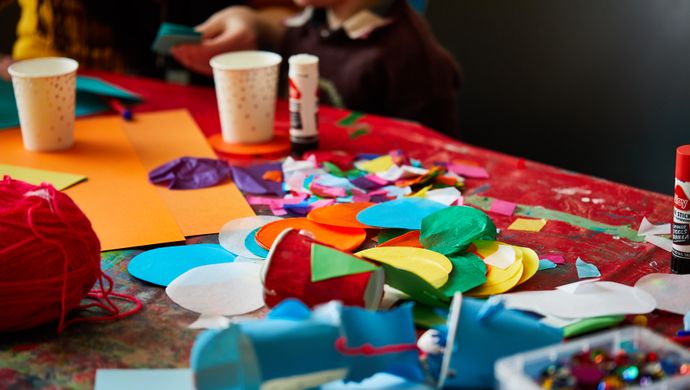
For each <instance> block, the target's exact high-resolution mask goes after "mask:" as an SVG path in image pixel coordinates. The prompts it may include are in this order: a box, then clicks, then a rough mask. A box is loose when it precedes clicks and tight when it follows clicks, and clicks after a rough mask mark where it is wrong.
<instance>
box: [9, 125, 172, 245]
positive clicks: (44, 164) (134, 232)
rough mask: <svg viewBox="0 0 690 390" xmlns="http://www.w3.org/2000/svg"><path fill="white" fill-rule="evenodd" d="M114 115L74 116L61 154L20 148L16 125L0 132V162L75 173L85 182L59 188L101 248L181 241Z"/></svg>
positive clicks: (19, 137) (19, 136)
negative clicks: (71, 140)
mask: <svg viewBox="0 0 690 390" xmlns="http://www.w3.org/2000/svg"><path fill="white" fill-rule="evenodd" d="M122 123H123V121H122V119H121V118H120V117H119V116H108V117H103V116H99V117H94V118H86V119H79V120H77V121H76V123H75V141H76V142H75V145H74V146H73V147H72V148H70V149H68V150H65V151H62V152H53V153H38V152H29V151H26V150H24V148H23V146H22V138H21V133H20V131H19V129H15V130H6V131H2V132H0V145H2V147H1V150H2V151H1V152H0V161H1V162H3V163H8V164H17V165H21V166H26V167H31V168H38V169H49V170H56V171H65V172H79V173H80V174H83V175H84V176H87V177H88V178H89V180H88V181H86V182H84V183H82V184H80V185H78V186H74V187H71V188H68V189H66V190H65V191H64V192H65V193H66V194H68V195H69V196H70V197H71V198H72V199H73V200H74V201H75V202H76V204H77V205H78V206H79V207H80V208H81V209H82V211H83V212H84V213H85V214H86V216H87V217H88V218H89V220H91V224H92V225H93V228H94V230H95V231H96V234H97V235H98V238H99V239H100V241H101V249H102V250H111V249H120V248H128V247H134V246H142V245H150V244H158V243H164V242H172V241H181V240H184V235H183V234H182V232H181V231H180V228H179V227H178V225H177V223H176V222H175V219H174V218H173V215H172V214H171V213H170V210H168V208H167V207H166V205H165V203H163V201H162V200H161V197H160V195H158V191H157V190H156V188H155V187H154V186H152V185H151V184H149V183H148V180H147V177H148V172H147V171H146V170H144V168H143V167H142V165H141V163H140V162H139V157H138V156H137V154H136V151H135V150H134V148H133V147H132V144H131V143H130V141H129V139H128V138H127V135H126V134H125V132H124V130H123V129H122Z"/></svg>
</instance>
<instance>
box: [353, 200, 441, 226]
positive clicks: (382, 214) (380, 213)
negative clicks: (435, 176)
mask: <svg viewBox="0 0 690 390" xmlns="http://www.w3.org/2000/svg"><path fill="white" fill-rule="evenodd" d="M445 207H446V206H445V205H443V204H441V203H438V202H434V201H433V200H428V199H424V198H403V199H396V200H391V201H389V202H384V203H379V204H377V205H374V206H371V207H368V208H366V209H364V210H362V211H360V212H359V214H357V220H358V221H359V222H361V223H363V224H365V225H369V226H376V227H381V228H395V229H410V230H418V229H420V228H421V226H422V219H424V217H426V216H427V215H429V214H433V213H434V212H436V211H438V210H441V209H443V208H445Z"/></svg>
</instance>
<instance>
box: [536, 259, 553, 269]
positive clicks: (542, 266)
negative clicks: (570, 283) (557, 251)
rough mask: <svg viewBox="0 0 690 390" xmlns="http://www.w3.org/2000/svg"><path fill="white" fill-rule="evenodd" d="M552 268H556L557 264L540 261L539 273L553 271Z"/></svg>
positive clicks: (547, 260) (544, 260)
mask: <svg viewBox="0 0 690 390" xmlns="http://www.w3.org/2000/svg"><path fill="white" fill-rule="evenodd" d="M551 268H556V263H554V262H553V261H551V260H549V259H541V260H539V269H537V271H541V270H545V269H551Z"/></svg>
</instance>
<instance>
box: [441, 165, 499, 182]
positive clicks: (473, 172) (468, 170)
mask: <svg viewBox="0 0 690 390" xmlns="http://www.w3.org/2000/svg"><path fill="white" fill-rule="evenodd" d="M448 170H449V171H451V172H453V173H455V174H456V175H460V176H463V177H468V178H471V179H488V178H489V172H487V170H486V169H484V168H483V167H477V166H472V165H466V164H457V163H455V164H453V163H451V164H448Z"/></svg>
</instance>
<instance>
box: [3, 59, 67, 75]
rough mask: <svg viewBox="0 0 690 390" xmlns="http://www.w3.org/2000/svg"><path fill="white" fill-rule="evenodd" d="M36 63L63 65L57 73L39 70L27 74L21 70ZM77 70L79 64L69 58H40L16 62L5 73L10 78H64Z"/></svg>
mask: <svg viewBox="0 0 690 390" xmlns="http://www.w3.org/2000/svg"><path fill="white" fill-rule="evenodd" d="M38 63H62V64H64V69H61V70H59V71H49V70H43V71H40V70H39V71H31V72H27V70H25V69H22V68H23V67H26V66H32V65H36V64H38ZM77 69H79V63H78V62H77V61H75V60H73V59H71V58H67V57H41V58H32V59H30V60H22V61H17V62H15V63H13V64H12V65H10V66H9V68H7V72H8V73H9V74H10V76H12V77H25V78H39V77H56V76H64V75H66V74H70V73H73V72H76V71H77Z"/></svg>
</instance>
